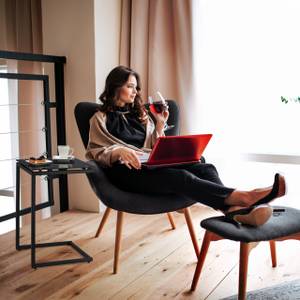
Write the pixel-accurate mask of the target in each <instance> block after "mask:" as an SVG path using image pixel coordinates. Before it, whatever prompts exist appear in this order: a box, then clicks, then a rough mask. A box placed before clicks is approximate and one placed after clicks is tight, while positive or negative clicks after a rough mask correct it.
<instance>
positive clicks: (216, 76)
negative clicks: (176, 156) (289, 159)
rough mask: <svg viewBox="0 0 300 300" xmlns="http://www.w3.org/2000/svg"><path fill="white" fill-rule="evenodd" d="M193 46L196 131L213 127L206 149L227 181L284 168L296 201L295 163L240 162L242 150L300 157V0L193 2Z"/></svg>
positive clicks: (254, 181)
mask: <svg viewBox="0 0 300 300" xmlns="http://www.w3.org/2000/svg"><path fill="white" fill-rule="evenodd" d="M194 14H195V16H197V17H194V18H193V21H194V23H193V26H194V30H195V31H196V34H195V47H196V50H195V51H196V52H197V53H198V57H197V58H196V59H197V60H196V61H195V64H196V65H197V67H196V70H197V82H198V83H199V84H198V85H197V88H198V89H197V99H198V100H199V101H198V102H197V103H196V104H197V105H196V107H195V110H197V112H198V115H199V116H200V121H199V122H197V124H196V123H195V124H194V126H195V127H194V129H195V130H196V131H208V132H213V133H214V137H213V139H212V142H211V144H210V145H209V148H208V149H207V150H208V152H207V155H208V156H209V157H210V158H211V159H212V160H214V161H215V162H217V163H218V165H219V166H221V168H220V170H221V172H222V174H225V183H226V182H227V183H229V184H232V185H236V184H237V185H241V186H243V187H249V188H250V187H253V186H257V185H261V186H263V185H267V184H270V183H271V182H272V174H273V173H274V172H275V171H280V172H283V173H285V175H286V177H287V179H288V183H289V193H288V195H287V196H286V197H285V199H283V200H282V203H285V204H286V203H287V204H290V205H293V206H299V204H298V203H299V201H296V200H295V199H296V197H297V195H299V193H300V189H299V188H298V187H297V186H298V182H297V181H298V180H297V178H298V174H299V171H300V170H299V168H300V166H299V165H297V164H286V163H284V162H283V161H280V160H277V161H276V159H274V161H273V163H270V162H269V163H267V162H263V161H260V162H258V161H256V162H255V161H245V160H243V159H242V158H243V156H242V155H241V154H248V153H255V154H258V155H262V154H263V155H265V157H272V155H273V157H275V158H276V157H280V156H279V155H285V156H289V155H291V156H293V155H296V156H300V139H299V138H298V136H299V133H298V128H299V121H298V120H299V113H300V103H295V102H294V101H291V102H290V103H288V104H284V103H282V102H281V96H284V97H291V98H297V97H298V96H300V90H299V81H300V72H299V68H300V56H299V53H300V42H299V39H298V29H299V28H300V19H299V14H300V2H299V1H297V0H276V1H274V0H252V1H247V0H227V1H222V0H199V1H194Z"/></svg>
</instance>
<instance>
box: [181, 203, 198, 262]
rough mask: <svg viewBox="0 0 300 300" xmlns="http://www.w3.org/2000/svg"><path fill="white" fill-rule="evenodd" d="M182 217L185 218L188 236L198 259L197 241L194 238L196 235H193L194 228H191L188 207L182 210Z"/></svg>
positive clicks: (191, 223)
mask: <svg viewBox="0 0 300 300" xmlns="http://www.w3.org/2000/svg"><path fill="white" fill-rule="evenodd" d="M184 216H185V220H186V224H187V226H188V229H189V232H190V236H191V239H192V242H193V246H194V249H195V253H196V256H197V257H198V256H199V246H198V241H197V238H196V234H195V230H194V226H193V222H192V218H191V213H190V209H189V208H188V207H187V208H185V209H184Z"/></svg>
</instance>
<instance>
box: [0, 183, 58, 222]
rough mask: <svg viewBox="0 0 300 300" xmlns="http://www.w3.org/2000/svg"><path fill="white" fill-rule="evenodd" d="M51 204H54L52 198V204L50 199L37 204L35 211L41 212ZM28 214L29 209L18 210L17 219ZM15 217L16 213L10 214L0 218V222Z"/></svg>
mask: <svg viewBox="0 0 300 300" xmlns="http://www.w3.org/2000/svg"><path fill="white" fill-rule="evenodd" d="M16 187H17V186H16ZM53 204H54V201H53V197H52V202H51V199H49V200H48V201H47V202H44V203H39V204H37V205H36V206H35V210H41V209H43V208H46V207H49V206H52V205H53ZM30 212H31V207H27V208H23V209H20V210H19V217H20V216H24V215H26V214H29V213H30ZM16 217H17V213H16V212H15V213H10V214H7V215H5V216H1V217H0V222H4V221H7V220H9V219H12V218H16Z"/></svg>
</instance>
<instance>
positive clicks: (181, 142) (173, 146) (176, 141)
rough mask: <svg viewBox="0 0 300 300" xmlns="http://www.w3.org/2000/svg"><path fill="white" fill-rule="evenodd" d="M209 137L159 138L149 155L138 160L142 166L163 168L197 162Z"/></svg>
mask: <svg viewBox="0 0 300 300" xmlns="http://www.w3.org/2000/svg"><path fill="white" fill-rule="evenodd" d="M211 137H212V134H196V135H181V136H164V137H160V138H159V139H158V140H157V142H156V144H155V145H154V147H153V149H152V151H151V153H150V154H149V153H145V155H143V156H142V157H141V158H140V159H141V163H142V166H143V167H154V166H155V167H165V166H173V165H181V164H190V163H196V162H199V160H200V158H201V155H202V153H203V152H204V149H205V148H206V146H207V144H208V142H209V141H210V139H211ZM148 155H149V157H147V156H148Z"/></svg>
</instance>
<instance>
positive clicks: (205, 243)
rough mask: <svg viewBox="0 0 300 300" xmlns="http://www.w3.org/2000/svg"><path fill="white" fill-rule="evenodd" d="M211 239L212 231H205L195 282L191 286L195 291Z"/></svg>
mask: <svg viewBox="0 0 300 300" xmlns="http://www.w3.org/2000/svg"><path fill="white" fill-rule="evenodd" d="M210 241H211V232H209V231H207V230H206V231H205V235H204V238H203V242H202V246H201V252H200V254H199V257H198V263H197V267H196V270H195V273H194V278H193V282H192V286H191V291H194V290H195V289H196V286H197V283H198V280H199V277H200V273H201V270H202V267H203V264H204V261H205V257H206V254H207V251H208V248H209V244H210Z"/></svg>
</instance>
